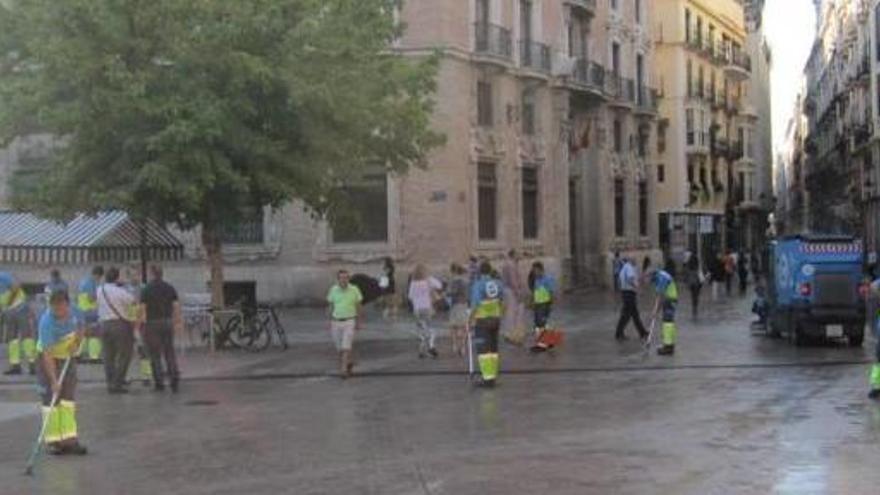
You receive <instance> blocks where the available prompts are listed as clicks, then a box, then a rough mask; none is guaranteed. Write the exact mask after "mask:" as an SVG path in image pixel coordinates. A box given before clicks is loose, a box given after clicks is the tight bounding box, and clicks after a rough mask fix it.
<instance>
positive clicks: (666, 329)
mask: <svg viewBox="0 0 880 495" xmlns="http://www.w3.org/2000/svg"><path fill="white" fill-rule="evenodd" d="M650 280H651V285H653V286H654V291H655V292H656V294H657V302H656V303H655V305H654V318H657V316H658V315H660V316H661V321H662V322H663V323H662V326H661V327H660V331H661V335H662V340H663V345H662V346H661V347H660V348H659V349H657V354H659V355H661V356H671V355H672V354H675V340H676V338H677V337H678V329H677V328H676V326H675V310H676V307H677V306H678V286H677V285H676V284H675V279H674V278H672V275H670V274H669V272H667V271H666V270H656V271H654V272H653V273H652V274H651V278H650Z"/></svg>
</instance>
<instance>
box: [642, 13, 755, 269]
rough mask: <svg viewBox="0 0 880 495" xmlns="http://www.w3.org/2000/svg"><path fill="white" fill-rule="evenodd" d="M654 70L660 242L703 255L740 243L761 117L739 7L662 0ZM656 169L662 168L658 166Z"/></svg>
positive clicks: (672, 250)
mask: <svg viewBox="0 0 880 495" xmlns="http://www.w3.org/2000/svg"><path fill="white" fill-rule="evenodd" d="M655 10H656V11H657V17H658V30H659V31H658V33H657V54H656V56H657V60H658V74H660V77H661V88H662V91H663V92H664V94H665V98H664V99H663V102H662V104H661V107H660V111H661V115H662V118H663V122H664V123H667V127H666V129H665V130H663V132H662V134H665V136H663V135H662V134H661V141H663V142H664V143H665V145H664V146H663V148H664V152H663V159H662V165H660V166H662V167H663V170H664V173H663V174H662V175H663V177H662V179H663V180H660V179H659V178H658V205H657V206H658V209H659V211H660V232H661V234H660V244H661V246H662V247H663V249H664V250H665V251H666V252H667V254H668V255H670V256H671V257H673V258H679V257H680V255H681V254H682V253H683V252H684V251H691V252H695V253H698V254H699V255H700V257H701V259H703V260H706V259H708V258H710V257H713V256H715V254H716V253H718V252H719V251H720V250H722V249H724V248H725V247H735V248H740V247H742V246H738V245H737V241H736V237H735V235H736V232H735V231H734V229H735V228H736V226H735V223H734V221H735V215H736V209H737V207H739V206H741V203H743V202H744V201H745V199H746V196H745V195H746V194H748V193H749V191H750V189H749V187H750V184H753V183H754V182H751V181H750V180H751V179H750V178H751V177H752V174H753V173H754V168H755V167H754V164H755V162H756V158H757V155H756V146H755V144H756V143H757V137H756V136H757V134H756V133H757V129H756V123H757V122H758V120H759V118H760V115H759V114H758V110H757V108H756V107H755V105H754V103H753V100H752V98H751V94H752V91H753V88H752V86H753V85H752V77H753V62H752V57H751V55H750V53H749V46H748V45H747V35H748V33H747V30H746V25H745V13H744V10H743V5H742V3H740V2H737V1H735V0H715V1H705V0H663V1H658V2H656V7H655ZM658 175H659V170H658Z"/></svg>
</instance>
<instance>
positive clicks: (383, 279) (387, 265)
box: [379, 256, 397, 320]
mask: <svg viewBox="0 0 880 495" xmlns="http://www.w3.org/2000/svg"><path fill="white" fill-rule="evenodd" d="M394 272H395V267H394V260H393V259H391V257H390V256H389V257H387V258H385V261H384V262H383V263H382V274H381V275H379V288H380V289H381V290H382V299H381V301H382V317H383V318H384V319H386V320H387V319H389V318H390V319H392V320H394V319H396V318H397V284H396V283H395V279H394Z"/></svg>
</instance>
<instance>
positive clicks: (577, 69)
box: [572, 58, 605, 94]
mask: <svg viewBox="0 0 880 495" xmlns="http://www.w3.org/2000/svg"><path fill="white" fill-rule="evenodd" d="M572 81H573V82H574V83H575V85H577V86H579V87H582V88H586V89H589V90H591V91H593V92H596V93H599V94H604V91H605V68H604V67H602V66H601V65H599V64H597V63H596V62H591V61H589V60H587V59H586V58H577V59H575V64H574V72H573V73H572Z"/></svg>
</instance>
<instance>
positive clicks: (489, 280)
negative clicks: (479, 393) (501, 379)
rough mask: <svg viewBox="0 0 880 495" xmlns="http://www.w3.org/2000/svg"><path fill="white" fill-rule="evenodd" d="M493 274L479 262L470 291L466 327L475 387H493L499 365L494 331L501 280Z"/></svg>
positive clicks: (500, 306) (498, 315) (498, 325)
mask: <svg viewBox="0 0 880 495" xmlns="http://www.w3.org/2000/svg"><path fill="white" fill-rule="evenodd" d="M493 271H494V270H492V265H491V264H489V262H488V261H483V262H482V263H480V277H479V278H478V279H477V281H476V283H474V286H473V288H472V289H471V319H470V324H471V328H472V329H473V332H474V346H475V347H476V353H477V362H478V364H479V367H480V375H481V379H480V381H478V382H477V385H478V386H481V387H494V386H495V382H496V380H497V379H498V368H499V362H500V359H499V356H498V332H499V330H500V329H501V316H502V315H503V314H504V304H503V303H502V300H501V298H502V296H503V289H504V288H503V286H502V284H501V281H500V280H499V279H498V278H497V277H494V276H493V275H492V273H493Z"/></svg>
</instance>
